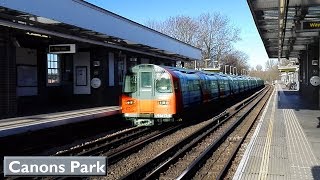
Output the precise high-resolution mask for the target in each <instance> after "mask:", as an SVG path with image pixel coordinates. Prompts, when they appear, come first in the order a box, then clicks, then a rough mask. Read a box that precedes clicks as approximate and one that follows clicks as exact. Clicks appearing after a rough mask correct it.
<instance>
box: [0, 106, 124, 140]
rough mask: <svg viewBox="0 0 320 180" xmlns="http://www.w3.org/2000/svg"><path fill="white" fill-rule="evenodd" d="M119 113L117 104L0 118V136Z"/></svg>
mask: <svg viewBox="0 0 320 180" xmlns="http://www.w3.org/2000/svg"><path fill="white" fill-rule="evenodd" d="M119 113H120V107H119V106H107V107H97V108H89V109H79V110H74V111H65V112H57V113H50V114H40V115H34V116H25V117H18V118H9V119H1V120H0V137H5V136H9V135H14V134H19V133H24V132H27V131H35V130H39V129H44V128H49V127H54V126H60V125H64V124H69V123H76V122H81V121H86V120H90V119H95V118H101V117H107V116H111V115H115V114H119Z"/></svg>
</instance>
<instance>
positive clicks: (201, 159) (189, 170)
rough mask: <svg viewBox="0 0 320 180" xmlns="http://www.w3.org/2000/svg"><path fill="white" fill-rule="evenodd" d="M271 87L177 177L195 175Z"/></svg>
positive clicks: (187, 177)
mask: <svg viewBox="0 0 320 180" xmlns="http://www.w3.org/2000/svg"><path fill="white" fill-rule="evenodd" d="M268 90H269V89H267V90H266V91H265V92H264V94H263V96H261V97H259V99H258V100H257V101H256V102H255V103H254V104H252V105H251V107H250V108H249V109H248V110H247V111H246V112H245V113H244V114H243V115H242V116H241V117H239V118H238V119H237V121H235V122H234V123H233V124H232V125H231V126H229V128H228V129H227V130H226V131H225V132H224V133H223V135H222V136H220V137H219V138H218V139H217V140H215V141H214V142H213V143H212V144H211V145H210V146H208V147H207V148H206V149H205V150H204V151H203V152H202V153H201V154H200V156H198V157H197V158H196V159H195V160H194V161H193V162H192V163H191V164H190V165H189V166H188V167H187V168H186V169H185V170H184V171H183V172H182V173H181V174H180V176H178V177H177V178H176V179H179V180H180V179H190V178H192V177H193V176H194V174H195V173H196V172H197V170H198V169H199V168H200V167H201V164H202V163H203V162H204V161H205V160H206V159H207V157H208V156H210V154H212V152H213V151H214V150H216V149H217V148H218V147H219V146H220V145H221V144H222V143H223V142H224V141H225V140H226V139H227V137H228V136H229V135H230V134H231V133H232V132H233V130H234V129H235V128H237V127H238V125H239V124H240V123H241V122H242V121H243V120H244V119H245V118H246V117H247V115H249V113H250V112H251V111H252V110H253V109H254V108H255V107H256V106H257V105H258V104H259V102H260V101H261V99H262V98H263V97H264V96H265V95H266V94H267V92H268Z"/></svg>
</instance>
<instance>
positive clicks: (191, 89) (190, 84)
mask: <svg viewBox="0 0 320 180" xmlns="http://www.w3.org/2000/svg"><path fill="white" fill-rule="evenodd" d="M188 90H189V91H193V82H192V81H191V80H189V81H188Z"/></svg>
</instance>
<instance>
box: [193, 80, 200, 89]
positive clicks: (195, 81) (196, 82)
mask: <svg viewBox="0 0 320 180" xmlns="http://www.w3.org/2000/svg"><path fill="white" fill-rule="evenodd" d="M193 87H194V90H195V91H197V90H199V89H200V82H199V80H194V81H193Z"/></svg>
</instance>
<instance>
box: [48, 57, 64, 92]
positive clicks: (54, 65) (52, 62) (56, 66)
mask: <svg viewBox="0 0 320 180" xmlns="http://www.w3.org/2000/svg"><path fill="white" fill-rule="evenodd" d="M60 82H61V73H60V58H59V56H58V55H57V54H47V85H48V86H57V85H60Z"/></svg>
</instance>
